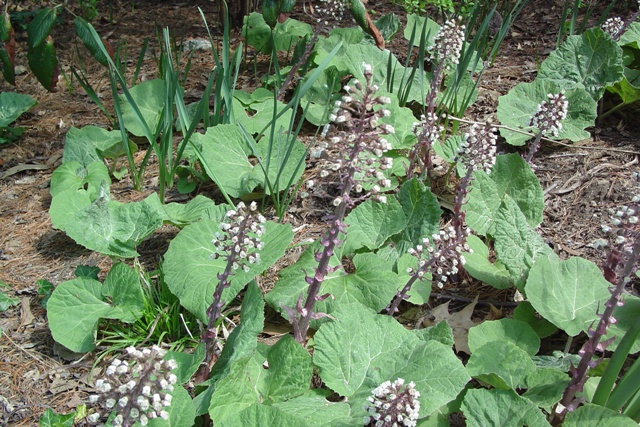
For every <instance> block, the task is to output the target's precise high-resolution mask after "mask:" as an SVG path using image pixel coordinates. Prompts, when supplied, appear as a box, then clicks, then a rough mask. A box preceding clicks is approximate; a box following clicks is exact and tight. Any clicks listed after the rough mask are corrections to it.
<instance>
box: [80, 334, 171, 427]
mask: <svg viewBox="0 0 640 427" xmlns="http://www.w3.org/2000/svg"><path fill="white" fill-rule="evenodd" d="M166 354H167V352H166V350H164V349H162V348H160V347H158V346H155V345H154V346H153V347H151V348H144V349H142V350H138V349H136V348H135V347H128V348H127V354H126V355H125V357H123V358H121V359H118V358H115V359H113V360H112V361H111V364H110V365H109V366H108V367H107V369H106V371H105V377H104V378H99V379H97V380H96V382H95V389H96V391H97V393H96V394H93V395H90V396H89V399H88V401H89V403H90V404H94V405H96V406H97V407H98V411H96V412H94V413H92V414H91V415H89V416H88V417H87V419H88V421H89V422H90V423H91V424H97V423H99V422H104V421H105V420H106V419H107V418H108V417H109V416H110V414H111V413H112V412H113V411H115V412H116V414H115V416H114V417H113V421H112V422H111V423H110V425H113V426H122V425H125V426H130V425H133V424H135V423H136V422H139V423H140V424H141V425H143V426H145V425H147V424H148V422H149V419H153V418H165V419H167V418H168V416H169V414H168V412H167V411H166V410H165V409H166V408H167V407H168V406H170V405H171V398H172V395H171V392H172V391H173V389H174V386H175V384H176V382H177V380H178V378H177V376H176V375H175V374H173V373H171V371H172V370H173V369H175V368H176V367H177V363H176V361H175V360H173V359H169V360H165V359H164V357H165V355H166Z"/></svg>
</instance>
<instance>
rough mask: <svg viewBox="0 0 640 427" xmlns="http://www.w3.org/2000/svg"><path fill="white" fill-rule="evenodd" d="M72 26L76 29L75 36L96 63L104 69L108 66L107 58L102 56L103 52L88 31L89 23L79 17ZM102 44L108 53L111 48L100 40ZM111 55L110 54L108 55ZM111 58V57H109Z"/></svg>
mask: <svg viewBox="0 0 640 427" xmlns="http://www.w3.org/2000/svg"><path fill="white" fill-rule="evenodd" d="M73 25H74V26H75V27H76V34H77V35H78V37H79V38H80V40H81V41H82V44H84V46H85V47H86V48H87V49H88V50H89V52H91V55H92V56H93V57H94V58H95V60H96V61H98V62H99V63H101V64H102V65H104V66H105V67H108V66H109V61H108V60H107V56H106V55H105V54H104V51H103V50H102V49H101V48H100V45H98V42H97V40H96V39H95V37H93V35H92V34H91V31H90V30H89V23H88V22H87V21H85V20H84V19H82V18H81V17H79V16H78V17H76V19H75V20H74V21H73ZM102 43H103V44H104V47H105V50H106V51H107V52H109V53H110V51H111V47H110V46H109V45H108V44H107V43H105V41H104V40H102ZM110 54H111V53H110ZM111 57H112V58H113V55H111Z"/></svg>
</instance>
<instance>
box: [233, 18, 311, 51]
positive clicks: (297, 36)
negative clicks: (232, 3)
mask: <svg viewBox="0 0 640 427" xmlns="http://www.w3.org/2000/svg"><path fill="white" fill-rule="evenodd" d="M242 34H243V35H244V36H245V37H246V39H247V44H249V45H250V46H253V47H254V48H255V49H256V50H257V51H258V52H261V53H271V51H272V50H273V49H272V47H273V46H275V48H276V51H282V50H284V51H290V50H292V49H293V48H294V47H295V45H296V44H297V43H298V41H300V40H301V39H302V38H304V37H305V36H306V35H309V36H310V35H312V34H313V31H312V30H311V26H310V25H309V24H306V23H304V22H300V21H296V20H295V19H291V18H289V19H287V20H286V21H285V22H283V23H277V24H276V25H275V28H274V29H273V33H272V31H271V28H270V27H269V25H267V23H266V22H265V21H264V18H263V16H262V14H260V13H255V12H254V13H252V14H250V15H249V16H247V17H245V22H244V27H243V28H242ZM272 36H273V45H272V39H271V37H272Z"/></svg>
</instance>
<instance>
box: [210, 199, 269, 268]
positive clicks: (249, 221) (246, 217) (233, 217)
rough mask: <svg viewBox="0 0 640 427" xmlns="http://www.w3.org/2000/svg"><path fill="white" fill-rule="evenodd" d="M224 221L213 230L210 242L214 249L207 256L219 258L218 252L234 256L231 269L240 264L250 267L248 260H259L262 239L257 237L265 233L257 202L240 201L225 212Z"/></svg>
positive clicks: (257, 261)
mask: <svg viewBox="0 0 640 427" xmlns="http://www.w3.org/2000/svg"><path fill="white" fill-rule="evenodd" d="M225 218H226V221H225V222H223V223H221V224H220V230H221V231H218V232H216V233H215V234H214V236H213V239H212V240H211V243H213V245H214V246H215V247H216V249H217V251H216V252H214V253H212V254H211V255H210V256H209V257H210V258H211V259H218V258H220V257H221V256H224V257H227V259H229V257H230V256H233V264H232V268H233V270H237V269H238V268H242V269H243V270H244V271H248V270H249V265H248V264H254V263H255V264H259V263H260V253H259V252H258V251H260V250H262V248H263V247H264V243H262V241H261V239H260V237H261V236H262V235H263V234H264V225H263V224H264V223H265V222H266V220H265V218H264V216H262V215H261V214H260V212H259V211H258V205H257V204H256V202H251V204H250V205H249V207H248V208H247V206H246V205H245V204H244V203H243V202H240V203H238V205H237V206H236V209H231V210H229V211H228V212H227V214H226V215H225Z"/></svg>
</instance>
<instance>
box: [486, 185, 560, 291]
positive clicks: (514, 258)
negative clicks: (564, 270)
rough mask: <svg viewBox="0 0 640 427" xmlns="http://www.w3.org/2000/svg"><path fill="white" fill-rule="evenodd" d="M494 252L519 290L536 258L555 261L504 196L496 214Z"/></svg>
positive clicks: (510, 200) (551, 251)
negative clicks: (546, 258)
mask: <svg viewBox="0 0 640 427" xmlns="http://www.w3.org/2000/svg"><path fill="white" fill-rule="evenodd" d="M495 221H496V224H495V231H494V233H493V237H494V238H495V250H496V254H497V255H498V259H499V260H500V261H501V262H502V263H503V264H504V265H505V266H506V267H507V270H509V273H511V277H512V280H513V281H514V282H515V285H516V286H518V287H520V288H521V287H522V285H524V281H525V280H526V277H527V275H528V274H529V269H530V268H531V267H532V266H533V264H534V263H535V262H536V260H538V259H539V258H545V257H548V258H550V259H558V256H557V255H556V254H555V253H554V252H553V250H551V248H550V247H549V246H548V245H547V244H546V243H545V241H544V240H543V239H542V237H540V235H539V234H538V233H536V232H535V231H534V230H533V229H532V228H531V226H530V225H529V224H528V223H527V219H526V218H525V216H524V214H523V213H522V211H521V210H520V208H519V207H518V206H517V205H516V202H514V201H513V199H512V198H511V197H506V198H505V199H504V200H503V202H502V204H501V205H500V209H499V210H498V212H497V213H496V218H495Z"/></svg>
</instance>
